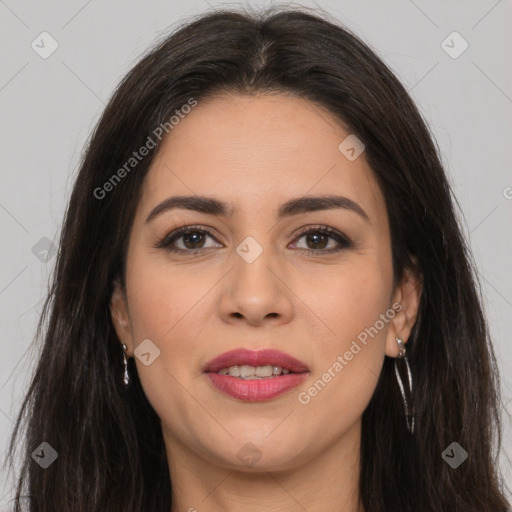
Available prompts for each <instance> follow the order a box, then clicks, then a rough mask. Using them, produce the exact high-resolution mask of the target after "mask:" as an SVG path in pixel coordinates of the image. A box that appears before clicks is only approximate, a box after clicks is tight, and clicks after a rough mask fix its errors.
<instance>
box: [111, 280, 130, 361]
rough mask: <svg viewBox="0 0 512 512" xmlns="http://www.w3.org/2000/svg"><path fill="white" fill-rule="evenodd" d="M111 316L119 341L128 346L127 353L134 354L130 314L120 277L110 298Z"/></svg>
mask: <svg viewBox="0 0 512 512" xmlns="http://www.w3.org/2000/svg"><path fill="white" fill-rule="evenodd" d="M110 316H111V318H112V323H113V324H114V329H115V331H116V334H117V337H118V338H119V341H120V342H121V343H124V344H126V346H127V349H126V353H127V355H130V354H132V353H133V350H134V348H133V336H132V330H131V322H130V314H129V312H128V304H127V303H126V297H125V294H124V289H123V287H122V286H121V283H120V282H119V280H118V279H116V280H115V281H114V291H113V292H112V296H111V298H110Z"/></svg>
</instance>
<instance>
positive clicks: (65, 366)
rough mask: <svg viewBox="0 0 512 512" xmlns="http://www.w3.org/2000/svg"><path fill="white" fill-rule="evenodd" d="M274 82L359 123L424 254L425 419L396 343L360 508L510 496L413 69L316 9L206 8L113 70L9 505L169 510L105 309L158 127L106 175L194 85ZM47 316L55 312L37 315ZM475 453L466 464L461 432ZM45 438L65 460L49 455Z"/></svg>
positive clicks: (158, 456)
mask: <svg viewBox="0 0 512 512" xmlns="http://www.w3.org/2000/svg"><path fill="white" fill-rule="evenodd" d="M222 91H228V92H236V93H239V94H252V93H255V92H264V91H274V92H276V91H277V92H284V93H291V94H294V95H297V96H299V97H302V98H305V99H307V100H310V101H312V102H316V103H318V104H320V105H322V106H324V107H326V108H328V109H329V110H330V111H331V112H332V113H333V114H335V115H336V116H337V117H338V118H339V119H340V122H342V123H344V126H345V127H347V126H348V127H349V128H350V131H351V132H352V133H354V134H356V135H357V137H358V138H359V139H361V140H362V141H363V142H364V144H365V146H366V151H365V157H366V158H367V161H368V163H369V165H370V166H371V168H372V170H373V172H374V174H375V177H376V179H377V180H378V183H379V185H380V187H381V190H382V192H383V194H384V197H385V200H386V205H387V210H388V215H389V222H390V228H391V240H392V255H393V270H394V277H395V279H396V280H398V279H399V278H400V277H401V276H402V273H403V271H404V269H405V268H407V267H411V266H412V261H413V260H414V261H415V263H416V265H417V268H419V270H420V272H421V275H422V283H423V292H422V296H421V302H420V311H419V317H418V319H417V322H416V324H415V326H414V328H413V332H412V335H411V337H410V339H409V342H408V345H407V346H408V349H407V350H408V355H409V361H410V365H411V370H412V375H413V378H414V383H415V386H414V393H413V405H414V408H415V413H416V417H415V433H414V434H413V435H411V434H410V433H409V432H408V431H407V429H406V422H405V418H404V409H403V403H402V400H401V395H400V392H399V389H398V387H397V384H396V381H395V379H394V375H393V366H392V363H393V360H392V359H389V358H386V360H385V363H384V367H383V371H382V372H381V375H380V378H379V381H378V384H377V387H376V389H375V393H374V395H373V397H372V399H371V402H370V404H369V405H368V407H367V409H366V410H365V412H364V415H363V419H362V443H361V467H360V496H361V500H362V504H363V505H364V508H365V510H366V512H385V511H386V512H398V511H400V512H408V511H411V512H412V511H414V512H416V511H419V512H425V511H443V512H448V511H449V512H455V511H474V512H504V511H505V510H506V508H507V502H506V499H505V497H504V494H503V490H502V484H501V482H500V480H499V477H498V473H497V470H496V458H495V457H496V453H495V450H497V449H498V448H499V440H500V428H499V427H500V423H499V403H500V402H499V393H498V392H499V382H498V373H497V368H496V363H495V359H494V355H493V350H492V346H491V343H490V341H489V336H488V329H487V326H486V322H485V319H484V316H483V313H482V307H481V298H480V293H479V288H478V287H477V281H476V279H475V272H474V265H473V263H472V260H471V258H470V255H469V252H468V248H467V246H466V242H465V240H464V238H463V236H462V235H461V230H460V228H459V225H458V222H457V214H456V211H455V209H454V199H453V197H452V192H451V190H450V186H449V184H448V181H447V178H446V176H445V173H444V170H443V168H442V165H441V163H440V159H439V156H438V152H437V150H436V147H435V144H434V142H433V138H432V136H431V135H430V133H429V130H428V129H427V127H426V125H425V123H424V121H423V120H422V117H421V115H420V114H419V112H418V110H417V109H416V107H415V105H414V104H413V102H412V101H411V99H410V97H409V96H408V94H407V92H406V91H405V89H404V87H403V86H402V85H401V84H400V82H399V81H398V80H397V79H396V77H395V76H394V75H393V73H392V72H391V71H390V70H389V69H388V67H387V66H386V65H385V64H384V63H383V62H382V61H381V60H380V59H379V58H378V57H377V56H376V55H375V53H374V52H372V51H371V50H370V49H369V48H368V46H366V45H365V44H364V43H363V42H362V41H361V40H360V39H358V38H357V37H355V36H354V35H353V34H351V33H350V32H349V31H348V30H346V29H345V28H343V27H341V26H339V25H338V24H337V23H336V22H334V21H332V20H329V19H328V16H327V15H326V16H319V15H316V14H314V13H312V12H309V11H308V10H306V9H300V10H296V9H294V10H287V9H271V10H268V11H266V12H264V13H261V14H258V13H252V12H244V11H225V10H220V11H214V12H211V13H207V14H203V15H201V16H199V17H197V18H194V19H193V20H191V21H189V22H188V23H187V24H186V25H185V26H183V27H182V28H180V29H179V30H178V31H177V32H175V33H174V34H171V35H170V36H167V37H166V38H165V39H164V40H162V41H160V42H159V43H158V44H157V45H156V46H155V47H154V48H153V49H151V50H150V51H149V52H148V53H147V55H145V56H144V58H142V59H141V60H140V62H139V63H138V64H137V65H136V66H135V67H134V68H133V69H132V70H131V71H130V72H129V73H128V75H127V76H126V77H125V78H124V79H123V80H122V82H121V83H120V85H119V86H118V87H117V90H116V91H115V93H114V95H113V97H112V99H111V100H110V102H109V104H108V105H107V107H106V109H105V111H104V113H103V115H102V117H101V119H100V121H99V123H98V125H97V127H96V128H95V130H94V132H93V134H92V136H91V138H90V141H89V143H88V146H87V148H86V151H85V153H84V156H83V160H82V163H81V167H80V170H79V173H78V175H77V178H76V181H75V184H74V189H73V192H72V196H71V199H70V202H69V205H68V208H67V211H66V214H65V220H64V225H63V229H62V233H61V238H60V246H59V253H58V260H57V266H56V270H55V274H54V276H53V281H52V286H51V290H50V293H49V295H48V298H47V300H46V302H45V305H44V310H43V314H42V316H41V319H40V322H39V325H38V330H37V333H36V337H37V338H42V349H41V355H40V359H39V361H38V365H37V369H36V372H35V374H34V376H33V379H32V381H31V384H30V387H29V390H28V393H27V396H26V398H25V400H24V403H23V406H22V408H21V411H20V413H19V416H18V419H17V422H16V426H15V429H14V432H13V435H12V439H11V444H10V451H9V454H10V460H11V463H12V461H13V460H14V459H13V456H14V452H15V450H14V448H15V446H16V441H17V439H18V437H19V436H20V435H21V433H22V427H23V426H24V427H26V429H25V430H26V431H25V436H24V439H23V443H22V444H21V446H22V455H23V461H24V462H23V468H22V473H21V475H20V476H19V480H18V486H17V492H16V499H15V503H16V507H15V511H19V510H20V506H21V504H22V503H23V498H25V499H26V500H27V501H28V503H29V504H30V505H29V510H30V511H31V512H36V511H37V512H50V511H52V512H53V511H55V510H58V511H59V512H86V511H87V512H93V511H98V512H100V511H101V512H106V511H111V512H119V511H120V510H129V511H130V512H136V511H140V512H142V511H144V512H157V511H158V512H169V510H170V507H171V482H170V477H169V470H168V466H167V460H166V453H165V449H164V443H163V437H162V432H161V425H160V421H159V418H158V416H157V414H156V413H155V411H154V410H153V408H152V407H151V405H150V404H149V402H148V400H147V398H146V396H145V394H144V392H143V389H142V387H141V384H140V381H139V379H138V376H137V371H136V367H135V365H134V363H133V359H131V360H130V363H129V365H130V366H129V371H130V373H131V376H132V378H131V384H130V387H129V388H128V390H125V389H124V388H123V386H122V382H121V376H122V353H121V347H120V343H119V341H118V339H117V337H116V334H115V331H114V329H113V325H112V322H111V318H110V312H109V300H110V296H111V293H112V290H113V283H114V280H115V279H119V280H121V282H123V284H124V278H125V272H124V269H125V262H126V248H127V241H128V236H129V230H130V226H131V223H132V220H133V216H134V211H135V208H136V206H137V202H138V199H139V195H140V190H141V185H142V182H143V180H144V177H145V175H146V173H147V171H148V168H149V166H150V164H151V162H152V161H153V159H154V156H155V154H156V152H157V151H158V148H159V147H160V141H159V140H158V141H157V143H156V145H155V148H154V149H152V150H151V153H150V154H149V155H148V156H147V157H146V158H144V159H143V160H141V161H140V162H138V164H137V165H136V167H135V168H134V169H132V170H131V172H130V173H129V175H127V176H125V177H124V178H123V179H122V180H119V182H118V183H117V182H116V184H115V187H113V190H110V191H109V193H108V194H105V195H104V197H102V198H98V197H97V196H98V193H97V192H96V194H95V190H96V191H97V189H98V188H101V187H102V186H103V185H104V184H105V183H106V182H107V181H108V180H109V179H110V178H111V177H112V175H113V174H115V173H116V172H117V171H118V170H119V169H120V168H122V167H123V165H124V164H125V163H126V162H127V161H128V159H129V158H130V157H131V155H132V153H133V151H134V150H136V149H137V148H139V147H141V146H143V145H144V144H145V143H146V141H147V139H148V136H150V135H151V134H152V133H153V132H154V130H155V128H156V127H158V126H160V125H161V124H162V123H165V122H167V121H168V120H169V118H170V117H171V116H172V113H173V112H174V111H175V110H176V109H179V108H180V107H181V106H182V105H184V104H186V103H187V102H188V101H189V99H190V98H195V99H196V100H197V101H198V102H199V103H200V102H201V100H202V99H204V98H206V97H207V96H208V95H211V94H213V93H216V92H222ZM47 319H49V321H48V325H45V320H47ZM454 441H455V442H457V443H458V444H459V445H460V446H462V447H463V448H464V449H465V451H466V452H467V453H468V454H469V456H468V458H467V460H466V461H465V462H464V463H463V464H462V465H460V466H459V467H458V468H457V469H453V468H452V467H450V466H449V465H448V464H447V463H446V462H445V460H443V458H442V457H441V454H442V452H443V451H444V450H445V448H447V447H448V446H449V445H450V444H451V443H452V442H454ZM42 442H47V443H49V444H50V445H51V446H52V447H53V448H54V449H55V450H56V451H57V452H58V458H57V460H56V461H55V462H54V463H53V464H52V465H51V466H50V467H49V468H47V469H42V468H41V467H40V466H39V465H38V464H36V463H35V462H34V460H32V457H31V454H32V452H33V451H34V450H35V449H36V447H38V446H39V445H40V444H41V443H42Z"/></svg>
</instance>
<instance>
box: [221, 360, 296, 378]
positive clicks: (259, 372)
mask: <svg viewBox="0 0 512 512" xmlns="http://www.w3.org/2000/svg"><path fill="white" fill-rule="evenodd" d="M217 373H219V374H220V375H230V376H231V377H240V378H241V379H265V378H268V377H277V376H278V375H283V374H284V375H286V374H287V373H290V370H288V368H281V367H280V366H272V365H266V366H248V365H245V364H244V365H241V366H238V365H235V366H230V367H229V368H221V369H220V370H219V371H218V372H217Z"/></svg>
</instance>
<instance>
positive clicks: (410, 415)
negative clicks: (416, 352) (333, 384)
mask: <svg viewBox="0 0 512 512" xmlns="http://www.w3.org/2000/svg"><path fill="white" fill-rule="evenodd" d="M395 340H396V342H397V343H398V350H399V352H398V359H403V360H404V361H405V365H406V367H407V377H408V379H409V393H410V397H411V400H412V375H411V368H410V367H409V361H408V359H407V357H406V355H405V351H406V349H405V345H404V342H403V341H402V339H400V338H395ZM395 374H396V380H397V382H398V386H399V387H400V392H401V393H402V398H403V401H404V408H405V421H406V423H407V430H409V432H410V433H411V434H413V433H414V409H413V410H412V412H410V409H409V404H408V403H407V397H406V396H405V389H404V385H403V382H402V378H401V377H400V372H399V371H398V365H397V359H395Z"/></svg>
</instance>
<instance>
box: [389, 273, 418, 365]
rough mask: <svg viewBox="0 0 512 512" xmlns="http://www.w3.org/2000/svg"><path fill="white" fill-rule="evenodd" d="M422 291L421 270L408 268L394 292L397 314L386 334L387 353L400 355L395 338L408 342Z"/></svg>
mask: <svg viewBox="0 0 512 512" xmlns="http://www.w3.org/2000/svg"><path fill="white" fill-rule="evenodd" d="M421 291H422V283H421V276H420V275H419V272H418V271H416V270H413V269H408V268H406V269H405V270H404V276H403V278H402V280H401V282H400V283H399V284H398V285H397V287H396V289H395V292H394V293H393V300H392V305H393V306H394V307H392V309H393V310H394V311H396V314H395V316H394V317H393V319H392V320H391V321H390V322H389V327H388V331H387V334H386V348H385V352H386V355H387V356H389V357H398V343H397V342H396V339H395V338H401V339H402V340H403V341H404V344H405V343H407V340H408V339H409V336H410V334H411V330H412V328H413V326H414V323H415V322H416V318H417V315H418V308H419V304H420V297H421Z"/></svg>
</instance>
